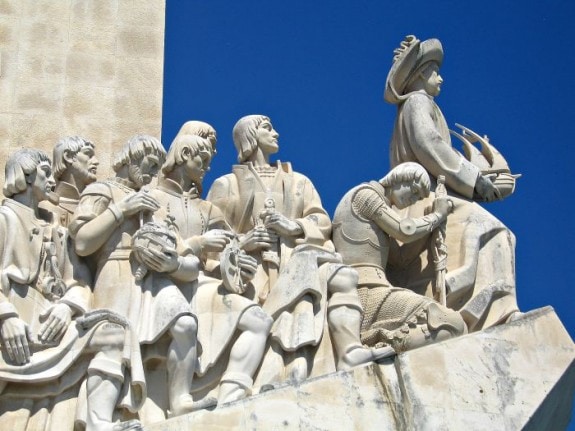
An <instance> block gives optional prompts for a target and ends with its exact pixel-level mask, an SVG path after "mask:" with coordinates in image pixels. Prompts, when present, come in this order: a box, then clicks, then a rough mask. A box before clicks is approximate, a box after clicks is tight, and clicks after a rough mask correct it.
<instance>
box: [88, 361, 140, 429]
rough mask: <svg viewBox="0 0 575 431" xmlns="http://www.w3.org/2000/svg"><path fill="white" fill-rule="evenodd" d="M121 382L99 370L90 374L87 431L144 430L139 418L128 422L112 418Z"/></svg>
mask: <svg viewBox="0 0 575 431" xmlns="http://www.w3.org/2000/svg"><path fill="white" fill-rule="evenodd" d="M121 384H122V383H121V381H120V380H118V379H115V378H112V377H109V376H104V375H103V374H100V373H98V372H95V373H92V374H90V376H89V377H88V382H87V385H86V389H87V392H88V414H87V418H86V431H128V430H143V428H142V425H141V424H140V422H139V421H137V420H130V421H126V422H113V420H112V417H113V414H114V408H115V407H116V402H117V401H118V395H119V393H120V387H121Z"/></svg>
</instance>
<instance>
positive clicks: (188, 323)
mask: <svg viewBox="0 0 575 431" xmlns="http://www.w3.org/2000/svg"><path fill="white" fill-rule="evenodd" d="M171 333H172V336H173V337H174V338H180V337H187V338H196V336H197V334H198V322H197V320H196V318H195V317H194V316H190V315H188V314H185V315H183V316H180V317H178V319H177V320H176V322H175V323H174V325H173V326H172V328H171Z"/></svg>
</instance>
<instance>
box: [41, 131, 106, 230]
mask: <svg viewBox="0 0 575 431" xmlns="http://www.w3.org/2000/svg"><path fill="white" fill-rule="evenodd" d="M53 161H54V178H55V179H56V189H55V190H54V195H55V196H56V197H57V203H55V204H52V203H50V202H49V201H44V202H42V206H43V207H44V208H46V209H48V210H49V211H51V212H53V213H55V214H56V216H57V218H58V221H59V222H60V224H61V225H62V226H64V227H67V226H68V224H69V223H70V219H71V218H72V215H73V214H74V211H76V207H77V206H78V202H79V201H80V194H81V193H82V191H84V188H85V187H86V186H87V185H88V184H91V183H93V182H94V181H96V180H97V177H96V173H97V170H98V165H99V161H98V159H97V158H96V153H95V148H94V144H93V143H92V142H90V141H87V140H86V139H84V138H81V137H79V136H68V137H65V138H62V139H60V140H59V141H58V142H57V143H56V145H55V146H54V152H53Z"/></svg>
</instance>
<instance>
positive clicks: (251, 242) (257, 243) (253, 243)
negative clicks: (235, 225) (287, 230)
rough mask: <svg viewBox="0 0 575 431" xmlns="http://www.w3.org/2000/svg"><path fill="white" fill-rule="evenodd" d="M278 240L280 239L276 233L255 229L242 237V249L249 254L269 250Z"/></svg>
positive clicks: (259, 228) (260, 228)
mask: <svg viewBox="0 0 575 431" xmlns="http://www.w3.org/2000/svg"><path fill="white" fill-rule="evenodd" d="M277 240H278V237H277V235H276V234H275V233H274V232H271V231H269V230H267V229H265V228H262V227H255V228H253V229H252V230H250V231H249V232H248V233H247V234H245V235H244V236H243V237H242V239H241V241H240V248H242V249H243V250H245V251H247V252H251V251H255V250H267V249H269V248H270V247H271V245H272V244H274V243H275V242H277Z"/></svg>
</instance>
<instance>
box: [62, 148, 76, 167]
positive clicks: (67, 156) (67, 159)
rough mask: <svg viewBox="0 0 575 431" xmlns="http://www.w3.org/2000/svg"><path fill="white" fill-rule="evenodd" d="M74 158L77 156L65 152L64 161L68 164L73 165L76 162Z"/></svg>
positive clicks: (67, 151)
mask: <svg viewBox="0 0 575 431" xmlns="http://www.w3.org/2000/svg"><path fill="white" fill-rule="evenodd" d="M74 156H75V154H72V152H71V151H70V150H64V154H63V155H62V158H63V159H64V161H65V162H66V163H69V164H72V162H73V161H74Z"/></svg>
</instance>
